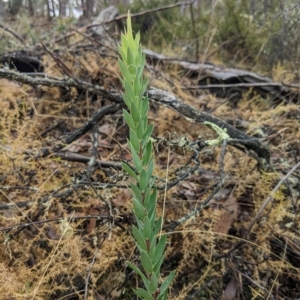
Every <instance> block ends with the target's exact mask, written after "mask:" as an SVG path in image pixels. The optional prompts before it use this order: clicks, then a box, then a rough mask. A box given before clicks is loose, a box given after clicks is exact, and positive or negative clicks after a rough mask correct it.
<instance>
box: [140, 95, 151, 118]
mask: <svg viewBox="0 0 300 300" xmlns="http://www.w3.org/2000/svg"><path fill="white" fill-rule="evenodd" d="M140 97H141V95H140ZM141 102H142V113H141V115H142V116H146V115H148V109H149V100H148V98H144V99H142V101H141Z"/></svg>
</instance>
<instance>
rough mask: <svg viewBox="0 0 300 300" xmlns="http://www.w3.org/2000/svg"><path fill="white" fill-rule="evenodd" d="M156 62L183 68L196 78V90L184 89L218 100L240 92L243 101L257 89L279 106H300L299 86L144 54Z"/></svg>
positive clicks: (243, 71)
mask: <svg viewBox="0 0 300 300" xmlns="http://www.w3.org/2000/svg"><path fill="white" fill-rule="evenodd" d="M143 51H144V53H145V54H146V56H147V57H148V58H149V59H151V60H152V61H153V62H164V63H168V64H176V65H179V66H180V67H181V68H182V69H183V70H185V71H186V72H187V75H186V76H188V77H189V78H196V79H197V80H198V82H197V83H198V84H197V85H196V86H189V87H187V86H186V87H183V89H198V90H203V89H205V90H209V92H210V93H211V94H215V95H216V96H218V97H229V94H230V92H233V91H234V92H236V91H238V94H239V97H242V94H243V92H245V91H248V90H249V89H253V90H254V91H256V92H257V93H259V94H260V95H262V96H263V97H268V96H269V97H270V98H271V100H272V101H274V102H275V103H278V102H282V101H284V102H290V101H293V102H297V101H298V99H299V96H300V86H299V85H289V84H285V83H282V82H275V81H272V79H271V78H269V77H264V76H260V75H258V74H256V73H253V72H249V71H246V70H241V69H234V68H222V67H218V66H215V65H213V64H211V63H194V62H189V61H184V60H179V59H173V58H169V57H167V56H164V55H162V54H159V53H156V52H154V51H152V50H148V49H144V50H143Z"/></svg>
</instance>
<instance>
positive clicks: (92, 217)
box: [0, 215, 111, 232]
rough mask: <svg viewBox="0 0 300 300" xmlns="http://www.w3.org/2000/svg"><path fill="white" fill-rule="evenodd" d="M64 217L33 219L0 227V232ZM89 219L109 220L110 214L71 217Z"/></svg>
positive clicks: (57, 220) (54, 220)
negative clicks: (28, 221)
mask: <svg viewBox="0 0 300 300" xmlns="http://www.w3.org/2000/svg"><path fill="white" fill-rule="evenodd" d="M63 219H64V218H62V217H59V218H53V219H47V220H41V221H33V222H30V223H23V224H18V225H14V226H9V227H0V232H4V231H11V230H15V229H18V228H26V227H29V226H32V225H36V226H37V225H41V224H45V223H50V222H59V221H61V220H63ZM89 219H96V220H98V221H99V220H100V221H103V220H110V219H111V217H110V216H106V215H86V216H78V217H76V216H74V217H72V220H89Z"/></svg>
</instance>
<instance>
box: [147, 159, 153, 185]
mask: <svg viewBox="0 0 300 300" xmlns="http://www.w3.org/2000/svg"><path fill="white" fill-rule="evenodd" d="M153 169H154V162H153V160H150V162H149V166H148V169H147V182H149V181H150V179H151V177H152V174H153Z"/></svg>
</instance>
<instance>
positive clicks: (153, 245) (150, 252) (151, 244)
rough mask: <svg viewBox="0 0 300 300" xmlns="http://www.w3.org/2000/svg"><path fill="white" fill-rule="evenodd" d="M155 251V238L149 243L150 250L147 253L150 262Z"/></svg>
mask: <svg viewBox="0 0 300 300" xmlns="http://www.w3.org/2000/svg"><path fill="white" fill-rule="evenodd" d="M155 250H156V237H154V238H152V240H151V241H150V250H149V252H148V253H149V257H150V259H151V260H152V261H153V257H154V254H155Z"/></svg>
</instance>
